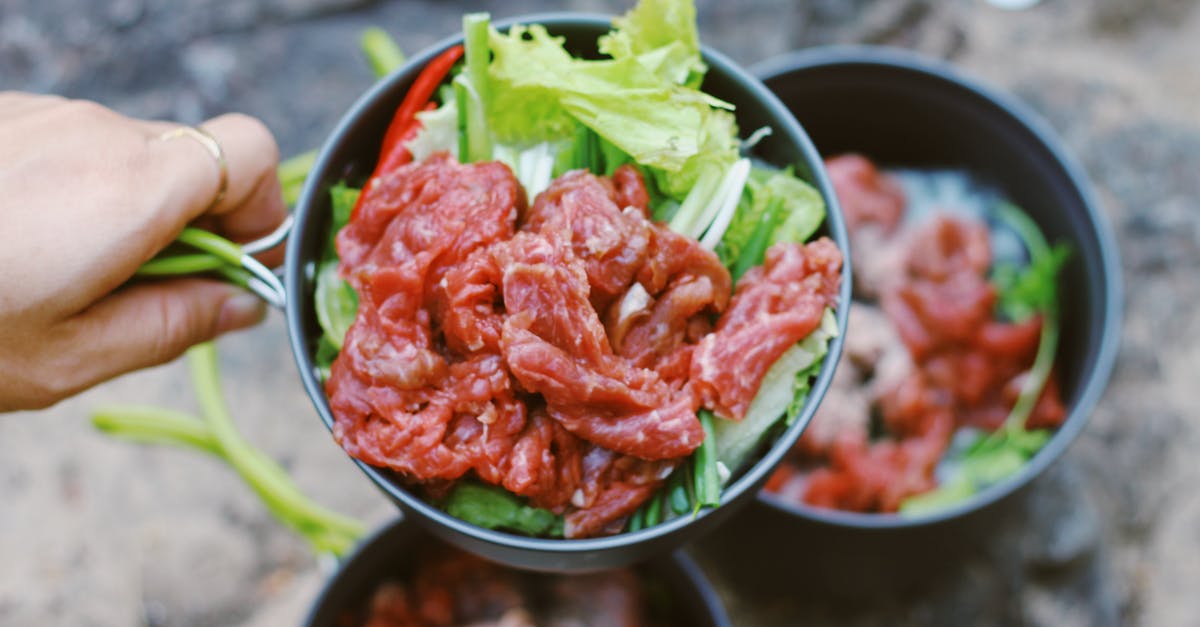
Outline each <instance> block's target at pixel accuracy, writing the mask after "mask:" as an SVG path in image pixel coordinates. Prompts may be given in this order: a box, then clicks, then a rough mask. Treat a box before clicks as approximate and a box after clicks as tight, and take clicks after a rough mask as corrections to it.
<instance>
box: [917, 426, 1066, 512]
mask: <svg viewBox="0 0 1200 627" xmlns="http://www.w3.org/2000/svg"><path fill="white" fill-rule="evenodd" d="M998 433H1001V435H1000V437H998V438H993V437H990V436H988V435H984V434H980V436H979V437H978V438H977V439H976V440H975V442H974V443H973V444H972V445H971V446H970V447H968V448H967V450H966V453H965V454H963V455H962V457H961V458H959V459H948V460H946V462H947V463H949V464H950V465H951V466H952V467H953V468H955V469H956V471H955V473H954V474H953V478H952V479H950V480H947V481H946V482H945V483H943V484H942V485H940V486H938V487H937V489H934V490H931V491H929V492H926V493H924V494H919V495H916V496H913V497H911V498H908V499H905V500H904V502H903V503H902V504H901V505H900V513H901V514H905V515H911V514H922V513H926V512H930V511H934V510H937V509H942V508H944V507H948V506H950V505H953V504H955V503H958V502H960V501H963V500H965V499H967V498H970V497H971V496H973V495H974V494H975V493H976V492H978V491H979V490H982V489H983V488H985V487H987V486H990V485H993V484H996V483H999V482H1000V481H1001V480H1003V479H1005V478H1006V477H1009V476H1011V475H1013V474H1015V473H1016V472H1017V471H1019V470H1021V467H1022V466H1024V465H1025V464H1026V463H1027V462H1028V461H1029V460H1030V459H1031V458H1033V456H1034V455H1035V454H1036V453H1037V452H1038V451H1039V450H1041V448H1042V446H1044V445H1045V444H1046V442H1048V441H1049V440H1050V437H1051V435H1053V434H1052V433H1051V432H1050V431H1049V430H1047V429H1037V430H1034V431H1025V430H1021V431H1013V432H1008V431H1004V430H1001V432H998Z"/></svg>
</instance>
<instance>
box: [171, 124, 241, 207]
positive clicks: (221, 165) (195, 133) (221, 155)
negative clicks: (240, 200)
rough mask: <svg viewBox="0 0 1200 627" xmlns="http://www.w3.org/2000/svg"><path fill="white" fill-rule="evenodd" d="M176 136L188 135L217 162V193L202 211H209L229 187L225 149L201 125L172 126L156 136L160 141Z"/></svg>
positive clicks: (222, 197) (221, 198) (219, 201)
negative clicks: (218, 177)
mask: <svg viewBox="0 0 1200 627" xmlns="http://www.w3.org/2000/svg"><path fill="white" fill-rule="evenodd" d="M176 137H190V138H192V139H194V140H196V141H198V142H200V145H201V146H204V149H205V150H207V151H208V154H210V155H212V158H213V160H214V161H216V162H217V172H218V174H219V176H220V181H219V182H218V183H217V195H216V196H213V199H212V202H210V203H208V208H206V209H205V210H204V211H206V212H207V211H210V210H212V209H213V208H214V207H216V206H217V205H219V204H221V200H223V199H224V198H225V190H226V189H227V188H228V187H229V166H228V163H227V162H226V161H225V150H224V149H222V148H221V143H220V142H218V141H217V138H216V136H214V135H213V134H212V133H210V132H209V131H208V129H206V128H204V127H202V126H180V127H177V128H173V129H171V130H169V131H167V132H165V133H163V134H162V135H159V136H158V139H159V140H160V141H170V140H172V139H175V138H176Z"/></svg>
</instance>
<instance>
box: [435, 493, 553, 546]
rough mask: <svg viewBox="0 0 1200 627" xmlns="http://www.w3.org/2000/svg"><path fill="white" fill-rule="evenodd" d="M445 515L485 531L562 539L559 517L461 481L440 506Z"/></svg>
mask: <svg viewBox="0 0 1200 627" xmlns="http://www.w3.org/2000/svg"><path fill="white" fill-rule="evenodd" d="M442 509H444V510H445V511H446V513H447V514H450V515H451V516H453V517H455V518H458V519H459V520H464V521H466V522H469V523H471V524H473V525H478V526H480V527H484V528H487V529H503V530H506V531H516V532H519V533H525V534H529V535H533V536H546V535H549V536H555V537H562V527H563V521H562V517H560V516H556V515H554V513H552V512H549V511H547V510H544V509H538V508H536V507H529V506H528V505H526V504H525V503H524V502H523V501H522V499H521V498H520V497H517V496H515V495H513V494H512V493H510V492H508V491H507V490H505V489H504V488H501V487H497V486H491V485H481V484H479V483H475V482H471V481H460V482H459V483H458V484H457V485H455V486H454V491H453V492H451V493H450V496H448V497H446V500H445V501H444V502H443V503H442Z"/></svg>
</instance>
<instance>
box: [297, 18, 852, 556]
mask: <svg viewBox="0 0 1200 627" xmlns="http://www.w3.org/2000/svg"><path fill="white" fill-rule="evenodd" d="M518 22H519V23H539V24H543V25H545V26H546V28H547V29H548V30H549V31H550V33H551V34H552V35H557V36H563V37H565V38H566V42H567V47H568V48H569V49H572V50H573V52H575V53H576V54H578V55H582V56H595V55H597V54H598V52H597V50H596V44H595V42H596V40H597V38H598V37H599V36H600V35H602V34H604V33H606V32H608V30H609V29H610V28H611V18H609V17H605V16H595V15H579V14H548V15H533V16H526V17H522V18H518V19H515V20H509V21H506V22H501V23H499V24H497V27H499V28H506V27H507V26H509V25H511V24H514V23H518ZM461 41H462V38H461V37H454V38H450V39H446V40H443V41H442V42H441V43H439V44H436V45H434V46H432V47H431V48H429V49H427V50H425V51H424V52H422V53H420V54H418V55H415V56H414V57H413V58H412V59H411V60H410V61H409V62H408V63H406V64H405V65H404V66H403V67H402V68H400V69H399V70H398V71H396V72H395V73H394V74H392V75H391V76H389V77H387V78H386V79H384V80H382V81H381V82H379V83H378V84H376V85H375V86H374V87H373V88H371V89H370V90H369V91H368V92H367V93H366V94H365V95H363V96H362V97H361V98H360V99H359V100H358V102H356V103H355V104H354V106H353V107H351V109H350V110H349V112H347V113H346V115H345V116H344V117H343V118H342V120H341V122H340V123H339V124H338V125H337V127H336V129H335V130H334V131H333V133H332V135H331V136H330V137H329V139H328V140H327V141H326V143H325V145H324V147H323V148H322V149H321V152H320V155H319V156H318V157H317V160H316V164H315V166H314V168H313V170H312V172H311V174H310V176H309V178H308V180H307V182H306V184H305V186H304V190H303V192H302V194H301V196H300V199H299V202H298V204H297V207H296V211H295V215H294V223H293V227H292V232H291V234H290V236H289V238H288V246H287V257H286V262H285V267H284V281H283V283H284V288H285V290H286V302H287V304H286V312H287V325H288V337H289V340H290V342H291V347H292V353H293V355H294V357H295V360H296V365H297V367H298V368H299V372H300V377H301V379H302V380H303V383H304V387H305V389H306V390H307V392H308V395H309V397H310V398H311V399H312V401H313V404H314V406H315V407H316V409H317V413H318V414H319V415H320V417H321V420H323V421H324V422H325V425H326V426H327V427H329V428H330V429H332V426H333V424H334V419H333V414H332V413H331V411H330V407H329V402H328V400H327V398H326V396H325V390H324V386H323V385H322V383H321V379H320V378H319V376H318V374H317V371H316V369H315V367H314V363H313V355H314V351H315V346H316V343H317V339H318V337H319V336H320V329H319V326H318V323H317V317H316V313H315V311H314V306H313V291H314V269H315V261H316V260H318V259H319V258H320V253H321V247H322V245H323V243H324V242H326V241H327V238H328V237H329V216H330V204H329V193H328V190H329V188H330V186H331V185H333V184H334V183H336V182H339V181H350V182H352V183H356V182H362V181H364V180H365V179H366V178H367V177H368V176H369V175H370V172H371V170H372V168H373V166H374V164H375V160H376V158H377V155H378V153H379V147H380V143H381V141H382V138H383V135H384V130H385V129H386V127H387V125H388V122H389V121H390V119H391V117H392V115H393V112H394V111H395V110H396V107H397V106H398V105H399V103H400V101H401V99H402V98H403V97H404V95H405V93H406V92H407V90H408V88H409V86H410V84H411V83H412V81H413V80H414V78H415V77H416V75H417V74H418V73H419V71H420V70H421V69H422V68H423V67H425V65H426V64H428V62H429V61H430V60H431V59H433V58H434V57H435V56H436V55H438V54H439V53H440V52H442V51H443V50H445V49H446V48H448V47H449V46H451V45H454V44H457V43H461ZM703 56H704V60H705V62H706V63H707V64H708V66H709V72H708V75H707V77H706V78H705V82H704V86H703V88H704V90H705V91H706V92H708V93H710V94H712V95H714V96H716V97H717V98H720V99H722V100H725V101H727V102H731V103H733V104H734V105H736V107H737V111H736V115H737V119H738V124H739V127H740V128H741V130H742V133H743V135H748V134H749V133H750V132H753V131H754V130H756V129H759V128H761V127H764V126H770V127H771V128H772V129H773V133H772V134H771V135H769V136H767V137H766V138H764V139H763V140H762V141H761V142H759V143H758V144H757V145H756V146H755V148H754V150H753V156H755V157H756V158H758V159H761V160H763V161H766V162H768V163H771V164H774V165H776V166H780V167H783V166H789V165H790V166H793V167H794V168H795V171H796V173H797V174H798V176H800V177H802V178H804V179H806V180H808V181H809V182H810V183H811V184H812V185H813V186H814V187H815V188H816V189H817V190H818V191H819V192H820V193H821V195H822V196H823V197H824V200H825V203H826V206H827V208H828V218H827V220H826V223H825V226H824V231H823V234H824V235H828V236H829V237H831V238H832V239H833V240H834V241H835V242H836V244H837V245H838V247H839V248H840V249H841V250H843V251H845V250H846V232H845V228H844V225H843V222H842V217H841V213H840V210H839V208H838V204H837V200H836V198H835V197H834V195H833V193H832V187H831V185H830V183H829V181H828V180H827V178H826V176H825V173H824V169H823V166H822V163H821V160H820V157H819V155H818V153H817V151H816V150H815V149H814V147H813V145H812V143H811V142H810V141H809V140H808V137H807V135H806V134H805V133H804V131H803V129H801V127H800V126H799V124H798V123H797V122H796V120H795V119H794V118H793V117H792V116H791V114H790V113H789V112H788V110H787V108H786V107H784V106H783V105H782V104H781V103H780V102H779V100H778V99H777V98H776V97H775V96H774V95H773V94H772V93H771V92H770V91H769V90H767V89H766V88H765V87H764V86H763V84H762V83H761V82H759V81H758V80H757V79H755V78H754V77H753V76H751V75H750V74H748V73H747V72H746V71H745V70H743V69H741V68H740V67H738V66H736V65H735V64H734V63H733V62H731V61H730V60H729V59H727V58H726V57H724V56H722V55H721V54H719V53H717V52H714V51H712V50H709V49H704V50H703ZM850 280H851V279H850V268H849V263H848V260H847V263H846V265H845V267H844V268H843V273H842V291H841V295H840V302H843V303H846V302H849V297H850ZM846 317H847V312H846V309H845V307H839V308H838V312H837V322H838V328H839V331H840V332H839V336H838V338H836V339H834V340H833V341H832V342H831V343H830V346H829V353H828V355H827V356H826V358H825V361H824V366H823V368H822V370H821V372H820V373H819V375H818V377H817V379H816V381H815V383H814V385H813V387H812V392H811V394H810V396H809V398H808V401H807V403H806V405H805V407H804V410H803V412H802V413H801V415H800V416H799V418H798V419H797V420H796V421H795V422H794V424H793V425H792V426H791V427H789V428H788V429H787V431H786V432H784V434H783V435H782V436H781V437H780V438H779V439H778V440H777V441H776V442H775V443H774V445H773V446H771V447H770V449H769V450H768V451H766V452H765V453H764V454H763V455H762V457H761V458H760V459H759V460H758V462H757V463H755V464H754V465H753V466H752V467H751V468H750V469H749V470H748V471H746V472H745V473H744V474H742V476H740V477H739V478H737V479H736V480H735V481H733V482H732V483H731V484H730V485H729V486H728V487H727V488H726V489H725V490H724V493H723V495H722V501H721V505H720V506H719V507H717V508H713V509H706V510H703V511H701V512H700V513H699V514H698V515H697V516H694V517H692V516H684V517H681V518H677V519H673V520H671V521H669V522H667V523H664V524H661V525H658V526H655V527H652V528H649V529H644V530H641V531H637V532H633V533H622V534H619V535H616V536H611V537H603V538H590V539H578V540H557V539H543V538H532V537H526V536H521V535H515V534H511V533H504V532H500V531H492V530H488V529H483V528H480V527H477V526H474V525H471V524H469V523H466V522H464V521H462V520H459V519H457V518H454V517H452V516H450V515H448V514H446V513H445V512H443V511H441V510H439V509H438V508H436V507H434V506H433V505H431V504H430V503H427V502H426V501H424V500H423V499H421V498H420V497H418V496H417V495H416V494H415V493H413V492H410V491H409V490H408V489H407V488H406V487H405V486H404V484H403V482H402V481H401V479H400V477H399V476H398V475H396V474H395V473H393V472H391V471H389V470H387V469H381V468H376V467H372V466H369V465H367V464H365V463H362V462H359V461H357V460H355V463H357V464H358V466H359V468H361V469H362V471H363V473H364V474H366V475H367V477H369V478H370V479H371V480H372V481H373V482H375V484H376V485H377V486H379V487H380V488H381V489H382V490H383V491H384V492H385V493H386V494H387V495H388V496H389V497H390V498H391V499H392V500H393V501H394V502H395V503H396V504H397V505H398V506H399V507H400V508H401V509H402V510H403V511H404V513H405V514H406V515H407V516H409V517H410V518H412V519H413V520H414V521H415V522H416V523H418V524H419V525H421V526H423V527H425V528H426V529H428V530H429V531H431V532H433V533H434V534H435V535H437V536H438V537H440V538H442V539H443V540H446V541H447V542H449V543H451V544H453V545H456V546H458V547H460V548H463V549H465V550H467V551H470V552H473V553H476V554H478V555H481V556H483V557H485V558H488V559H490V560H492V561H495V562H499V563H502V564H506V565H509V566H516V567H521V568H528V569H535V570H546V571H561V572H566V571H589V570H599V569H604V568H613V567H618V566H623V565H627V564H631V563H633V562H637V561H641V560H644V559H646V558H649V557H651V556H654V555H659V554H664V553H668V552H670V551H671V550H673V549H675V548H676V547H678V546H680V545H681V544H683V543H684V542H687V541H688V540H690V539H693V538H695V537H698V536H699V535H701V534H703V533H705V532H707V531H711V530H712V529H714V528H715V527H716V526H717V525H718V524H720V523H721V521H723V520H724V519H725V518H726V517H727V516H729V515H730V514H732V513H733V512H734V511H735V510H736V509H738V508H740V507H742V506H744V505H745V504H747V503H748V502H750V501H751V500H753V498H754V495H755V494H756V493H757V492H758V490H759V488H760V487H761V486H762V484H763V483H764V482H765V481H766V479H767V477H768V476H769V475H770V473H771V470H772V469H773V468H774V467H775V465H776V464H777V463H779V461H780V460H781V459H782V457H783V455H784V454H785V453H786V452H787V450H788V449H789V448H790V447H791V446H792V444H793V443H794V442H795V441H796V439H797V438H799V436H800V433H801V431H802V430H803V429H804V427H805V426H806V425H807V423H808V421H809V419H811V417H812V415H813V413H814V412H815V411H816V408H817V404H818V403H819V402H820V400H821V398H822V396H823V395H824V394H825V390H826V389H827V387H828V386H829V382H830V380H831V379H832V377H833V371H834V367H835V365H836V363H837V360H838V357H839V355H840V354H841V350H842V340H841V337H842V335H844V332H845V328H846Z"/></svg>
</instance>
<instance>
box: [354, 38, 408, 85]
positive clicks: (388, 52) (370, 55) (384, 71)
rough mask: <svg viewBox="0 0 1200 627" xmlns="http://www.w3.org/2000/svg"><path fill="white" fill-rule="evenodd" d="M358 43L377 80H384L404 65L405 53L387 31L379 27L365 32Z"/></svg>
mask: <svg viewBox="0 0 1200 627" xmlns="http://www.w3.org/2000/svg"><path fill="white" fill-rule="evenodd" d="M358 43H359V45H360V46H361V47H362V51H363V55H364V56H366V57H367V64H368V65H370V66H371V72H373V73H374V74H375V78H383V77H385V76H387V75H388V74H391V73H392V72H393V71H395V70H396V69H397V68H399V67H400V66H401V65H404V51H403V50H401V49H400V45H399V44H397V43H396V40H395V39H392V36H391V35H389V34H388V32H387V31H385V30H383V29H382V28H379V27H378V26H372V27H370V28H367V29H366V30H364V31H363V33H362V36H360V37H359V39H358Z"/></svg>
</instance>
